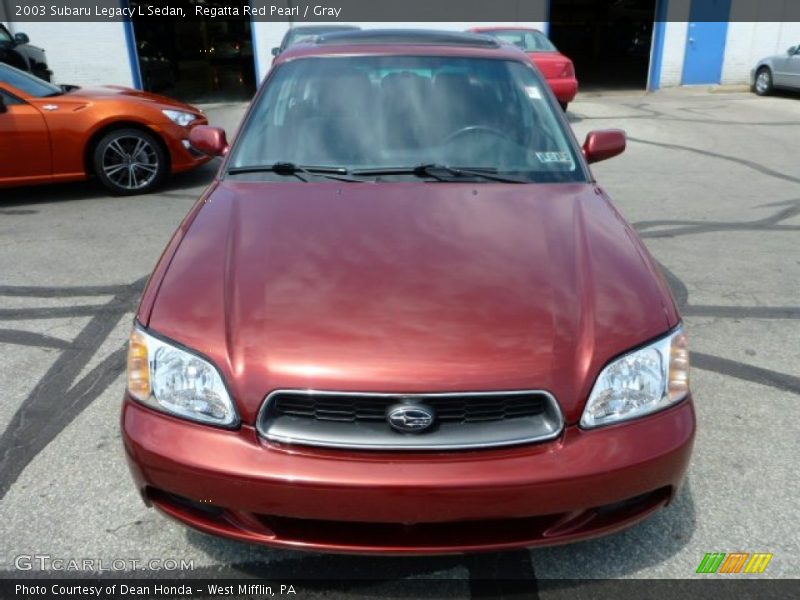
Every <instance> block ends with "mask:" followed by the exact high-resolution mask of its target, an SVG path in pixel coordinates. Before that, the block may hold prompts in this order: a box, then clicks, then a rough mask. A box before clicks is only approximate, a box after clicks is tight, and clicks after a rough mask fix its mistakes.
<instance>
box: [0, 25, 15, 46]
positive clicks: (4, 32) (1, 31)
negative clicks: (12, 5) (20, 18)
mask: <svg viewBox="0 0 800 600" xmlns="http://www.w3.org/2000/svg"><path fill="white" fill-rule="evenodd" d="M13 41H14V38H12V37H11V34H10V33H9V32H8V29H6V28H5V27H4V26H3V24H2V23H0V44H2V43H6V44H8V43H10V42H13Z"/></svg>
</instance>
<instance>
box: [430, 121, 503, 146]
mask: <svg viewBox="0 0 800 600" xmlns="http://www.w3.org/2000/svg"><path fill="white" fill-rule="evenodd" d="M473 133H488V134H490V135H493V136H495V137H499V138H501V139H503V140H508V141H511V142H513V141H514V140H513V139H512V138H511V136H509V135H508V134H507V133H505V132H504V131H500V130H499V129H495V128H494V127H488V126H486V125H467V126H466V127H462V128H461V129H459V130H457V131H454V132H453V133H451V134H450V135H448V136H447V137H446V138H444V140H442V144H449V143H451V142H452V141H453V140H455V139H457V138H459V137H461V136H462V135H466V134H473Z"/></svg>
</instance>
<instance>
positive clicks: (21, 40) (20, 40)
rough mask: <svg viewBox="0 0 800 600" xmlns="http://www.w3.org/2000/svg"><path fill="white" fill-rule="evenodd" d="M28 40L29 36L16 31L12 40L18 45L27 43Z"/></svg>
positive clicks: (29, 39)
mask: <svg viewBox="0 0 800 600" xmlns="http://www.w3.org/2000/svg"><path fill="white" fill-rule="evenodd" d="M30 41H31V38H29V37H28V36H27V34H25V33H17V34H15V35H14V42H16V43H17V44H18V45H20V46H21V45H23V44H29V43H30Z"/></svg>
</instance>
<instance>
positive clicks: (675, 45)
mask: <svg viewBox="0 0 800 600" xmlns="http://www.w3.org/2000/svg"><path fill="white" fill-rule="evenodd" d="M688 26H689V24H688V23H686V22H685V21H677V22H675V21H671V22H669V23H667V25H666V30H665V32H664V54H663V55H662V58H661V82H660V87H662V88H664V87H670V86H676V85H680V84H681V77H682V75H683V59H684V56H685V55H686V34H687V31H688V29H689V27H688Z"/></svg>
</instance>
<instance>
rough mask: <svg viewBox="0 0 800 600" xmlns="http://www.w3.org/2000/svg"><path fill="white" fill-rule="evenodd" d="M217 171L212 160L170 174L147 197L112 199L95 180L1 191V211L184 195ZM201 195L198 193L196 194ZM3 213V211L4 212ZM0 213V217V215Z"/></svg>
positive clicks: (204, 183)
mask: <svg viewBox="0 0 800 600" xmlns="http://www.w3.org/2000/svg"><path fill="white" fill-rule="evenodd" d="M218 168H219V160H212V161H211V162H208V163H206V164H204V165H202V166H200V167H198V168H197V169H194V170H192V171H188V172H185V173H178V174H176V175H172V176H171V177H170V178H169V179H167V181H166V182H165V183H164V184H163V185H162V186H161V187H159V188H158V189H156V190H155V191H153V192H151V193H150V194H142V195H138V196H113V195H111V194H109V193H108V191H106V189H105V188H104V187H103V186H102V185H100V183H98V182H97V181H94V180H89V181H79V182H75V183H56V184H50V185H37V186H27V187H15V188H2V189H0V209H3V208H6V207H8V208H9V209H14V208H17V207H19V206H24V205H30V204H50V203H55V202H73V201H77V200H90V199H96V198H107V199H108V201H109V202H125V201H126V200H134V199H136V198H142V197H144V196H157V195H159V194H162V193H170V192H183V191H187V190H196V189H197V188H203V187H205V186H207V185H208V184H209V183H211V180H212V179H214V175H215V174H216V172H217V169H218ZM197 195H198V196H199V195H200V191H199V190H198V191H197ZM3 212H5V211H3ZM3 212H0V215H2V214H3Z"/></svg>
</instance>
